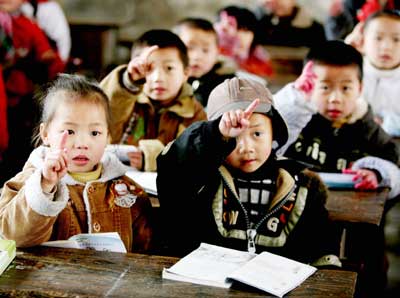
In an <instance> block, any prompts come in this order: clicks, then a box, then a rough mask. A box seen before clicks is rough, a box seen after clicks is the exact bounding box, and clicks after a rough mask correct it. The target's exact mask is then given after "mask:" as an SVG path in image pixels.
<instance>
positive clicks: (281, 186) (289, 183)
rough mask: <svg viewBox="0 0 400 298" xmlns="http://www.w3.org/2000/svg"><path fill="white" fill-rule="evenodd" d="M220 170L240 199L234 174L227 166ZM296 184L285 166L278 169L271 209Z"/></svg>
mask: <svg viewBox="0 0 400 298" xmlns="http://www.w3.org/2000/svg"><path fill="white" fill-rule="evenodd" d="M219 172H220V174H221V176H222V178H223V179H224V181H225V182H226V183H227V185H228V187H229V189H230V190H231V191H232V193H233V194H234V195H235V197H236V198H237V199H238V200H239V194H238V193H237V192H236V188H235V184H234V181H233V177H232V175H231V174H230V173H229V171H228V169H227V168H226V167H225V166H220V167H219ZM294 186H295V180H294V178H293V177H292V176H291V175H290V174H289V172H288V171H286V170H285V169H283V168H279V169H278V178H277V181H276V194H275V195H274V197H273V198H272V200H271V204H270V207H269V209H272V208H274V207H275V206H276V205H277V204H278V203H279V202H280V201H282V200H283V199H284V198H285V197H286V195H287V194H288V193H289V192H290V191H291V190H292V189H293V187H294Z"/></svg>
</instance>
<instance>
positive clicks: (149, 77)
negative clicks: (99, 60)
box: [101, 30, 206, 171]
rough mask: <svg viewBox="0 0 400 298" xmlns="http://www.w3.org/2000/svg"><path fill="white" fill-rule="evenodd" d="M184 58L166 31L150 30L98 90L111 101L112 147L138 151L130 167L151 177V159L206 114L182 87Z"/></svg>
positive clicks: (185, 86) (186, 86) (131, 157)
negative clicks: (124, 146) (126, 145)
mask: <svg viewBox="0 0 400 298" xmlns="http://www.w3.org/2000/svg"><path fill="white" fill-rule="evenodd" d="M188 67H189V58H188V55H187V49H186V46H185V44H184V43H183V42H182V40H181V39H180V38H179V37H178V36H177V35H176V34H174V33H172V32H171V31H169V30H150V31H147V32H145V33H143V34H142V35H141V36H140V37H139V38H138V39H137V40H136V42H135V43H134V44H133V47H132V60H131V61H130V62H129V64H128V65H121V66H119V67H117V68H116V69H115V70H113V71H112V72H111V73H110V74H108V75H107V77H106V78H104V79H103V80H102V82H101V87H102V88H103V90H104V92H105V93H106V94H107V95H108V96H109V98H110V105H111V114H112V117H113V122H112V125H111V129H110V133H111V143H112V144H129V145H134V146H137V150H135V152H130V153H129V160H130V165H131V166H132V167H135V168H137V169H138V170H145V171H155V170H156V157H157V155H158V154H159V153H160V152H161V151H162V150H163V148H164V146H165V145H167V144H168V143H169V142H170V141H172V140H174V139H175V138H176V137H177V136H178V135H180V134H181V133H182V131H183V130H184V129H185V128H186V127H187V126H189V125H190V124H191V123H193V122H196V121H199V120H205V119H206V113H205V111H204V109H203V107H202V105H201V103H200V102H199V101H197V100H196V98H195V97H194V95H193V90H192V88H191V86H190V85H189V84H188V83H187V79H188V76H189V68H188Z"/></svg>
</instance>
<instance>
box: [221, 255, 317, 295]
mask: <svg viewBox="0 0 400 298" xmlns="http://www.w3.org/2000/svg"><path fill="white" fill-rule="evenodd" d="M316 270H317V268H315V267H313V266H310V265H307V264H303V263H300V262H297V261H294V260H291V259H288V258H285V257H281V256H278V255H275V254H271V253H269V252H262V253H261V254H259V255H258V256H257V257H255V258H253V259H252V260H250V261H249V262H247V263H246V264H244V265H243V266H241V267H240V268H238V269H237V270H235V272H233V273H232V274H230V275H229V278H232V279H234V280H237V281H240V282H243V283H245V284H248V285H250V286H253V287H256V288H259V289H261V290H264V291H266V292H268V293H271V294H274V295H276V296H278V297H282V296H283V295H285V294H286V293H287V292H289V291H291V290H293V289H294V288H295V287H297V286H299V285H300V284H301V283H302V282H303V281H304V280H306V279H307V278H308V277H309V276H310V275H311V274H313V273H314V272H315V271H316Z"/></svg>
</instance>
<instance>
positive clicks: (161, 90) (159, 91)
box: [153, 87, 167, 94]
mask: <svg viewBox="0 0 400 298" xmlns="http://www.w3.org/2000/svg"><path fill="white" fill-rule="evenodd" d="M165 91H167V89H166V88H163V87H155V88H153V92H155V93H157V94H161V93H164V92H165Z"/></svg>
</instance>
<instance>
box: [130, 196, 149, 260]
mask: <svg viewBox="0 0 400 298" xmlns="http://www.w3.org/2000/svg"><path fill="white" fill-rule="evenodd" d="M138 203H139V204H140V205H137V206H136V208H133V209H132V208H131V213H132V217H133V218H134V221H133V226H132V231H133V233H132V234H133V239H132V252H136V253H144V252H149V251H150V250H151V249H152V248H153V242H154V240H153V226H154V223H153V222H152V215H153V210H152V206H151V203H150V200H149V199H148V198H141V200H140V201H139V202H138ZM135 205H136V203H135Z"/></svg>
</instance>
